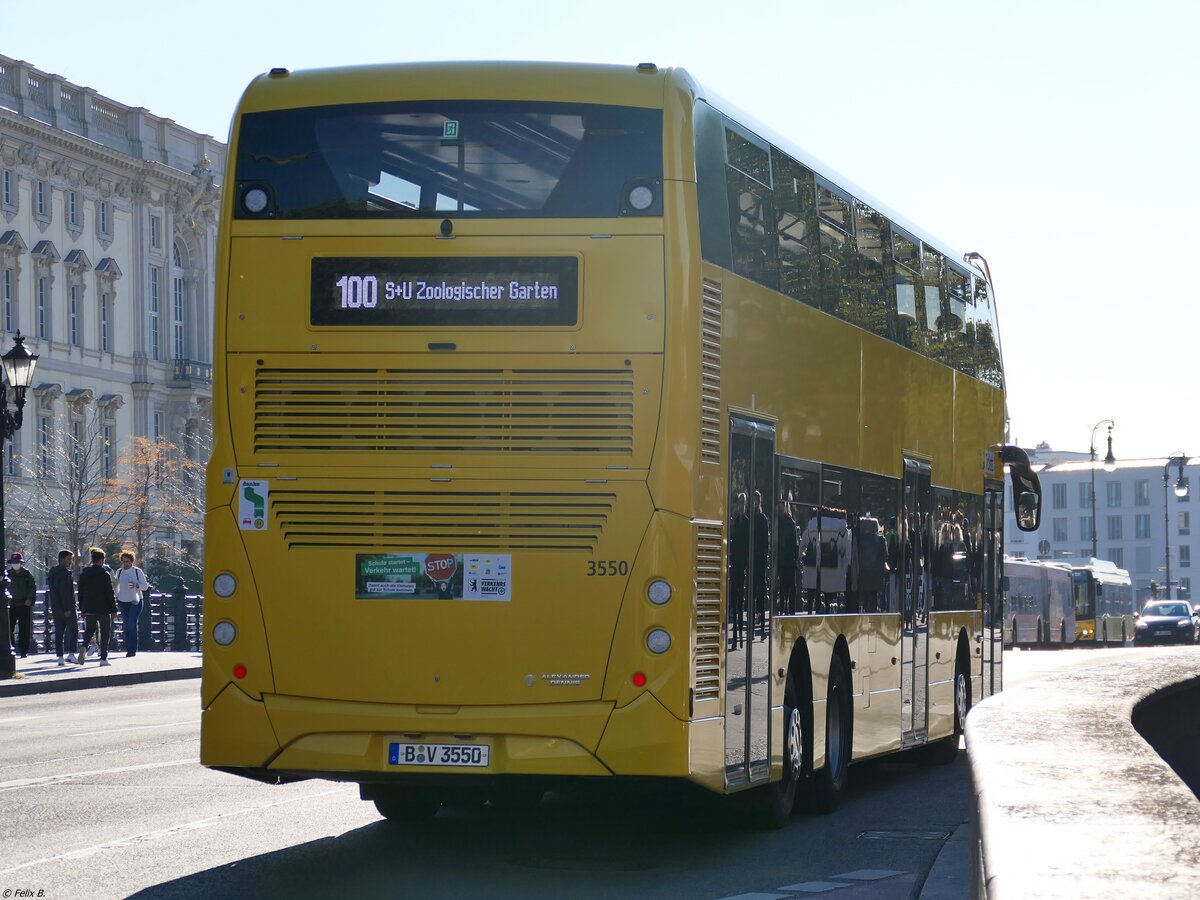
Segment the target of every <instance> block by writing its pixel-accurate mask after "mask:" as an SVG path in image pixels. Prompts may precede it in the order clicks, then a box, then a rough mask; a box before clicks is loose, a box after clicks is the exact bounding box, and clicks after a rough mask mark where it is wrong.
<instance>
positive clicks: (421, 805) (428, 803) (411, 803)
mask: <svg viewBox="0 0 1200 900" xmlns="http://www.w3.org/2000/svg"><path fill="white" fill-rule="evenodd" d="M374 802H375V809H377V810H378V811H379V814H380V815H381V816H383V817H384V818H385V819H387V820H388V822H389V823H395V824H397V825H404V824H408V825H415V824H419V823H421V822H427V821H429V820H430V819H432V818H433V817H434V816H435V815H437V811H438V808H439V807H440V806H441V805H442V803H441V801H440V800H439V799H438V798H437V796H436V795H434V794H433V793H432V792H430V791H426V790H421V789H420V788H412V789H409V790H403V791H387V792H386V793H380V794H378V795H377V796H376V797H375V798H374Z"/></svg>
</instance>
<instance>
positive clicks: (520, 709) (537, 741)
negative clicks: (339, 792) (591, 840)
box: [264, 694, 613, 780]
mask: <svg viewBox="0 0 1200 900" xmlns="http://www.w3.org/2000/svg"><path fill="white" fill-rule="evenodd" d="M264 701H265V705H266V709H267V713H268V715H269V717H270V721H271V724H272V725H273V726H274V729H275V733H276V734H277V735H278V737H279V744H278V747H279V748H281V749H279V751H278V755H276V756H275V757H274V758H273V759H272V760H271V761H270V763H269V767H270V769H271V770H275V771H280V772H292V773H297V772H306V773H311V774H313V775H317V776H321V777H328V776H329V775H330V774H331V773H339V772H341V773H389V774H398V773H408V774H416V775H418V776H420V775H425V774H429V775H432V774H436V773H440V774H443V775H445V774H453V775H456V776H457V775H463V776H483V775H497V774H503V775H554V776H568V775H579V776H592V777H594V776H598V775H601V776H602V775H610V774H612V772H611V771H610V770H609V769H608V768H607V767H606V766H604V765H603V764H602V763H601V762H600V761H599V760H598V759H597V757H596V754H595V753H594V750H595V748H596V747H597V745H598V744H599V743H600V739H601V736H602V734H603V733H604V730H605V726H606V725H607V724H608V722H609V717H610V716H611V715H612V713H613V706H612V703H609V702H606V701H590V702H588V701H585V702H581V703H553V704H545V705H543V706H532V707H530V706H497V707H467V706H461V707H457V706H448V707H427V706H413V705H409V704H383V703H361V702H348V701H334V700H322V699H316V698H304V697H289V696H283V695H279V694H269V695H266V696H265V697H264ZM393 743H441V744H468V745H469V744H480V743H482V744H486V745H487V747H488V748H489V751H488V756H489V762H488V765H487V767H486V768H469V767H463V768H446V767H440V766H423V767H420V769H419V770H414V768H413V767H405V766H399V765H394V764H392V763H391V762H390V750H391V745H392V744H393ZM350 780H358V779H357V778H353V779H350Z"/></svg>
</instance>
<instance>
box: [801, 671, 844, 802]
mask: <svg viewBox="0 0 1200 900" xmlns="http://www.w3.org/2000/svg"><path fill="white" fill-rule="evenodd" d="M852 727H853V722H852V720H851V718H850V679H849V677H848V676H847V675H846V664H845V663H844V662H842V658H841V657H840V656H838V655H837V654H836V653H835V654H834V656H833V659H832V660H831V661H830V663H829V697H828V702H826V704H825V767H824V768H823V769H821V770H820V771H818V772H814V773H813V776H812V781H811V783H810V788H809V799H810V802H811V804H812V806H813V808H814V809H815V810H816V811H817V812H822V813H831V812H833V811H834V810H836V809H837V808H838V806H840V805H841V802H842V796H843V795H844V794H845V792H846V776H847V773H848V772H849V769H850V749H851V734H852V731H851V729H852Z"/></svg>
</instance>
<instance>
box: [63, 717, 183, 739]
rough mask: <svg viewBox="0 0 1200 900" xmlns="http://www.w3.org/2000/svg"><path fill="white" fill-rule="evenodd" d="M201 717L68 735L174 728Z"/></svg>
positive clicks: (77, 733) (70, 735)
mask: <svg viewBox="0 0 1200 900" xmlns="http://www.w3.org/2000/svg"><path fill="white" fill-rule="evenodd" d="M199 724H200V720H199V719H185V720H184V721H182V722H163V723H162V724H160V725H132V726H129V725H127V726H126V727H124V728H106V729H104V730H103V731H76V732H75V733H74V734H68V735H67V737H91V736H92V735H94V734H122V733H124V732H126V731H145V730H146V729H147V728H172V727H174V726H175V725H199Z"/></svg>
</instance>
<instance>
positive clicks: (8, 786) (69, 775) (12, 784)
mask: <svg viewBox="0 0 1200 900" xmlns="http://www.w3.org/2000/svg"><path fill="white" fill-rule="evenodd" d="M198 765H200V760H198V759H197V758H196V757H194V756H193V757H189V758H188V759H173V760H171V761H170V762H156V763H140V764H139V765H136V766H117V767H115V768H108V769H91V770H89V771H86V772H63V773H62V774H61V775H43V776H42V777H40V778H17V779H15V780H13V781H0V791H15V790H18V789H19V788H26V787H39V786H41V785H44V784H54V783H56V782H60V781H71V780H72V779H74V778H89V777H91V776H92V775H113V774H115V773H117V772H136V771H138V770H139V769H165V768H167V767H168V766H198Z"/></svg>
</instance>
